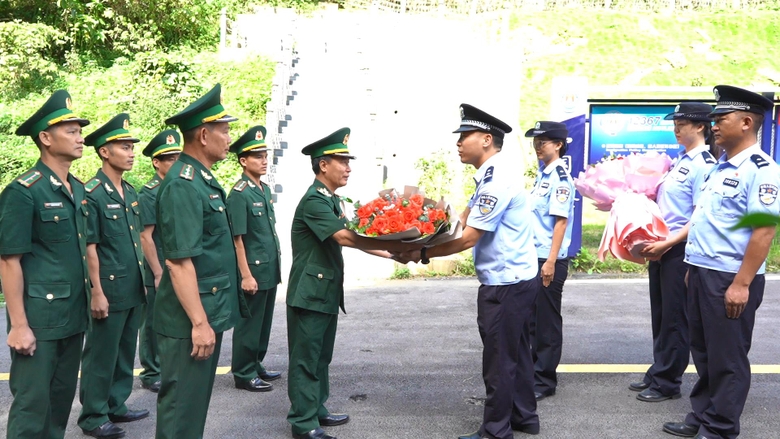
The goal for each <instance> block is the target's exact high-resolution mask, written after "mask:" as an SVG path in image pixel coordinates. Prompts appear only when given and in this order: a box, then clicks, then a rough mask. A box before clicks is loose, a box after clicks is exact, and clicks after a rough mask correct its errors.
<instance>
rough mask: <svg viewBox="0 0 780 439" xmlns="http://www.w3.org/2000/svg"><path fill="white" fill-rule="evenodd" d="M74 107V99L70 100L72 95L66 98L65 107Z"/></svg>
mask: <svg viewBox="0 0 780 439" xmlns="http://www.w3.org/2000/svg"><path fill="white" fill-rule="evenodd" d="M72 107H73V101H71V100H70V97H67V98H65V108H67V109H68V110H70V109H71V108H72Z"/></svg>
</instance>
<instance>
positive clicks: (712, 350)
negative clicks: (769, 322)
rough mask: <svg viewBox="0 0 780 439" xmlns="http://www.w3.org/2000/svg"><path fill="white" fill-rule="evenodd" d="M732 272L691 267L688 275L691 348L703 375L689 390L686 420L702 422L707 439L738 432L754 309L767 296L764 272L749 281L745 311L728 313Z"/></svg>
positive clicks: (746, 388)
mask: <svg viewBox="0 0 780 439" xmlns="http://www.w3.org/2000/svg"><path fill="white" fill-rule="evenodd" d="M734 276H735V275H734V273H725V272H722V271H716V270H709V269H706V268H701V267H694V266H691V267H690V269H689V275H688V325H689V327H690V332H691V353H692V354H693V362H694V364H696V371H697V372H698V374H699V380H698V381H697V382H696V385H695V386H693V390H692V391H691V408H692V409H693V410H692V412H691V413H689V414H688V416H687V417H686V418H685V422H686V423H688V424H692V425H698V426H699V433H700V434H702V435H703V436H706V437H708V438H724V439H733V438H736V437H737V436H738V435H739V417H740V415H742V409H743V408H744V407H745V400H747V395H748V391H749V390H750V361H749V360H748V351H750V344H751V341H752V337H753V325H754V324H755V321H756V310H757V309H758V307H759V306H760V305H761V301H762V299H763V297H764V283H765V280H764V275H757V276H756V277H755V278H754V279H753V282H752V283H751V284H750V286H749V288H748V290H749V292H750V295H749V297H748V302H747V305H746V306H745V310H744V311H743V312H742V314H741V315H740V316H739V318H736V319H729V318H727V317H726V306H725V304H724V297H725V294H726V289H727V288H728V287H729V285H731V282H732V281H733V280H734Z"/></svg>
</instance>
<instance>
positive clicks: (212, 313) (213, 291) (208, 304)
mask: <svg viewBox="0 0 780 439" xmlns="http://www.w3.org/2000/svg"><path fill="white" fill-rule="evenodd" d="M229 288H230V276H229V275H227V274H221V275H218V276H210V277H204V278H202V279H198V292H199V293H200V302H201V304H202V305H203V310H204V311H205V312H206V316H207V317H208V319H209V322H215V321H218V320H224V319H226V318H228V317H230V312H231V307H230V306H228V304H229V303H230V298H229V297H227V296H226V295H225V290H227V289H229Z"/></svg>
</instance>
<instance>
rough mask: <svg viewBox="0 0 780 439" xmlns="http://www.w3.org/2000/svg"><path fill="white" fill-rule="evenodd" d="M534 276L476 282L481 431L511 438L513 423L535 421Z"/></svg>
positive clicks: (537, 420) (485, 433)
mask: <svg viewBox="0 0 780 439" xmlns="http://www.w3.org/2000/svg"><path fill="white" fill-rule="evenodd" d="M538 291H539V279H538V278H536V277H535V278H533V279H531V280H527V281H521V282H518V283H516V284H512V285H481V286H480V287H479V292H478V296H477V324H478V325H479V335H480V337H482V344H483V345H484V350H483V351H482V378H483V379H484V381H485V393H486V396H487V399H486V400H485V413H484V418H483V421H482V427H481V428H480V433H481V434H482V435H486V436H489V437H491V438H497V439H512V428H511V426H510V423H511V424H514V425H515V426H521V425H533V424H538V423H539V416H538V415H537V414H536V398H534V378H533V377H534V363H533V359H532V357H531V340H530V335H529V331H530V326H531V317H532V314H533V305H534V301H535V300H536V294H537V292H538Z"/></svg>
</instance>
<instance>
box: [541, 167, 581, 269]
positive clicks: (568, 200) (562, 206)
mask: <svg viewBox="0 0 780 439" xmlns="http://www.w3.org/2000/svg"><path fill="white" fill-rule="evenodd" d="M531 199H532V204H533V212H534V217H535V218H536V221H534V246H535V247H536V256H537V257H538V258H539V259H547V258H548V257H549V256H550V247H551V246H552V240H553V229H554V228H555V221H556V217H561V218H569V219H571V218H573V216H574V184H572V179H571V175H569V172H568V171H567V170H566V162H564V160H563V159H561V158H559V159H557V160H555V161H553V162H552V163H550V164H549V165H548V166H545V167H542V168H540V169H539V171H538V172H537V173H536V181H535V182H534V188H533V189H532V190H531ZM573 226H574V221H569V222H568V223H567V224H566V233H565V234H564V235H563V242H562V243H561V249H560V251H559V252H558V256H557V259H564V258H566V256H567V255H568V253H569V245H571V231H572V227H573Z"/></svg>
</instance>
